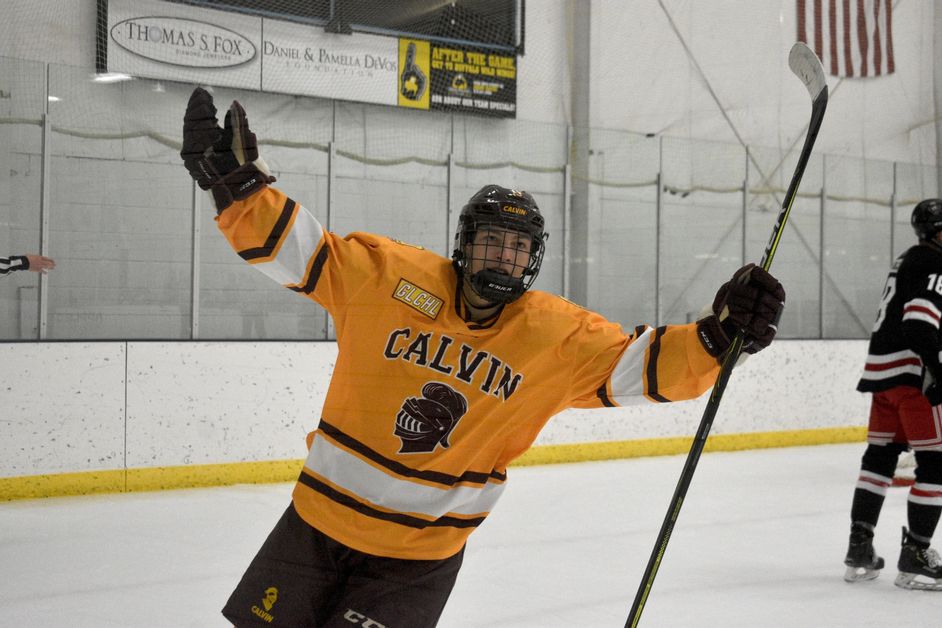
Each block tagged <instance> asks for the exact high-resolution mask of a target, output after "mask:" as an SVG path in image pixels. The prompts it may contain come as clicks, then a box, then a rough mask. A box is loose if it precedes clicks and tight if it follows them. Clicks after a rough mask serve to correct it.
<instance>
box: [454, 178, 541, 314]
mask: <svg viewBox="0 0 942 628" xmlns="http://www.w3.org/2000/svg"><path fill="white" fill-rule="evenodd" d="M543 226H544V221H543V216H542V215H541V214H540V208H539V207H537V205H536V201H535V200H534V199H533V196H532V195H531V194H530V193H529V192H523V191H518V190H511V189H508V188H504V187H501V186H499V185H493V184H492V185H485V186H484V187H483V188H481V189H480V190H478V191H477V192H476V193H475V194H474V196H472V197H471V198H470V199H469V200H468V203H467V205H465V206H464V207H463V208H462V209H461V215H460V216H459V218H458V231H457V232H456V233H455V249H454V251H453V252H452V259H453V260H454V263H455V267H456V268H457V270H458V274H459V277H464V276H467V278H468V283H469V284H470V286H471V289H472V290H474V292H476V293H477V294H478V295H479V296H480V297H481V298H483V299H486V300H487V301H490V302H491V303H510V302H511V301H514V300H516V299H518V298H520V296H521V295H522V294H523V293H524V292H526V290H527V288H529V287H530V286H531V285H533V281H534V280H535V279H536V276H537V273H539V272H540V264H542V262H543V251H544V250H545V247H546V238H547V237H549V234H548V233H546V232H544V231H543ZM482 227H495V228H497V229H504V230H508V231H518V232H520V233H524V234H526V235H528V236H529V237H530V241H531V245H530V258H529V261H528V263H527V266H526V268H525V269H524V270H523V274H522V276H521V277H519V278H517V277H511V276H509V275H505V274H504V273H501V272H498V271H494V270H487V269H485V270H480V271H478V272H476V273H473V274H469V273H470V263H471V259H469V257H468V255H467V251H468V246H469V245H470V244H471V243H472V242H474V235H475V233H477V231H478V230H479V229H480V228H482Z"/></svg>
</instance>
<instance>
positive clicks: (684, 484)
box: [625, 89, 827, 628]
mask: <svg viewBox="0 0 942 628" xmlns="http://www.w3.org/2000/svg"><path fill="white" fill-rule="evenodd" d="M826 107H827V90H826V89H825V90H824V91H822V92H821V94H819V95H818V97H816V98H815V100H814V102H813V103H812V107H811V123H810V124H809V125H808V134H807V136H806V137H805V143H804V146H802V149H801V154H800V155H799V157H798V164H797V165H796V166H795V174H793V175H792V180H791V182H790V183H789V185H788V191H787V192H786V193H785V199H784V200H783V202H782V210H781V212H779V215H778V219H777V220H776V221H775V226H774V227H773V228H772V236H771V238H769V244H768V245H767V246H766V248H765V253H764V254H763V255H762V262H761V263H760V264H759V265H760V266H761V267H762V268H763V269H765V270H768V269H769V268H770V267H771V265H772V258H773V257H775V252H776V251H777V250H778V244H779V241H780V240H781V237H782V232H783V231H784V229H785V223H786V222H787V221H788V215H789V213H790V212H791V209H792V203H793V202H794V201H795V196H796V195H797V193H798V184H799V183H801V177H802V175H803V174H804V172H805V168H806V167H807V165H808V159H809V158H810V156H811V147H812V146H814V141H815V139H817V137H818V130H819V129H820V128H821V121H822V120H823V118H824V110H825V108H826ZM742 345H743V333H742V331H740V332H739V333H737V334H736V336H735V337H734V338H733V342H732V344H731V345H730V348H729V351H728V352H727V353H726V358H725V359H724V360H723V364H722V366H721V367H720V373H719V375H717V377H716V383H715V384H714V385H713V392H712V394H711V395H710V399H709V401H708V402H707V405H706V408H705V409H704V411H703V417H702V418H701V419H700V426H699V427H698V428H697V433H696V435H695V436H694V439H693V444H692V445H691V446H690V452H689V453H688V454H687V461H686V462H685V463H684V468H683V471H681V473H680V478H679V479H678V480H677V486H676V488H675V489H674V495H673V497H672V498H671V502H670V506H669V507H668V509H667V514H666V515H665V516H664V521H663V523H661V529H660V531H659V532H658V535H657V540H656V541H655V543H654V548H653V549H652V551H651V556H650V558H649V559H648V565H647V567H646V568H645V570H644V576H642V578H641V584H640V585H639V587H638V591H637V593H636V594H635V599H634V602H633V603H632V605H631V611H630V612H629V614H628V621H626V622H625V628H635V627H636V626H637V625H638V622H639V621H640V620H641V613H642V611H643V610H644V604H645V602H646V601H647V599H648V595H649V594H650V593H651V587H653V586H654V578H655V577H656V576H657V571H658V568H659V567H660V565H661V560H662V559H663V557H664V553H665V552H666V551H667V544H668V542H669V541H670V538H671V534H672V533H673V531H674V525H675V524H676V523H677V517H678V516H679V515H680V509H681V507H682V506H683V504H684V498H685V497H686V496H687V489H688V488H689V487H690V482H691V480H693V474H694V471H696V469H697V463H698V462H699V461H700V454H702V453H703V448H704V446H705V445H706V440H707V437H708V436H709V435H710V428H711V427H712V426H713V419H714V418H715V417H716V412H717V410H719V407H720V401H721V400H722V398H723V391H725V390H726V384H727V383H728V382H729V378H730V376H731V375H732V374H733V368H734V367H735V366H736V361H737V360H738V359H739V354H740V353H741V352H742Z"/></svg>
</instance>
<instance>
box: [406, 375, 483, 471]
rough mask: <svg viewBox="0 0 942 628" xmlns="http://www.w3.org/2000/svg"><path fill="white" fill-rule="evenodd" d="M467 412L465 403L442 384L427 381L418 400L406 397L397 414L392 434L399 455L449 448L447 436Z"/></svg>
mask: <svg viewBox="0 0 942 628" xmlns="http://www.w3.org/2000/svg"><path fill="white" fill-rule="evenodd" d="M467 411H468V400H467V399H465V398H464V396H463V395H462V394H461V393H459V392H457V391H456V390H454V389H453V388H451V387H450V386H446V385H445V384H442V383H439V382H428V383H427V384H425V385H424V386H422V396H421V397H409V398H408V399H406V400H405V401H404V402H402V408H401V409H400V410H399V412H398V414H396V427H395V430H394V433H395V435H396V436H398V437H399V440H400V441H401V442H402V446H401V447H400V448H399V453H401V454H418V453H431V452H433V451H435V448H436V447H437V446H438V445H441V446H442V447H444V448H446V449H447V448H448V447H450V446H451V443H449V442H448V437H449V436H450V435H451V432H452V430H454V429H455V426H456V425H458V421H460V420H461V417H463V416H464V415H465V413H466V412H467Z"/></svg>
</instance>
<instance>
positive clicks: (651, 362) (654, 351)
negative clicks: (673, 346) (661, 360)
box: [646, 326, 670, 403]
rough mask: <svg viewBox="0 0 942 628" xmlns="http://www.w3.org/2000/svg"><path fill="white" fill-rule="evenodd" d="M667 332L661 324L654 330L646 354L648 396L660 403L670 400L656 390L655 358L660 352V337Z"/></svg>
mask: <svg viewBox="0 0 942 628" xmlns="http://www.w3.org/2000/svg"><path fill="white" fill-rule="evenodd" d="M665 333H667V327H666V326H661V327H658V328H657V329H656V330H655V331H654V340H652V341H651V347H650V349H649V354H648V368H647V372H646V374H647V380H648V391H647V392H648V396H649V397H651V399H653V400H655V401H660V402H662V403H664V402H667V401H670V399H668V398H666V397H663V396H661V395H660V394H658V392H657V358H658V355H660V353H661V337H662V336H663V335H664V334H665Z"/></svg>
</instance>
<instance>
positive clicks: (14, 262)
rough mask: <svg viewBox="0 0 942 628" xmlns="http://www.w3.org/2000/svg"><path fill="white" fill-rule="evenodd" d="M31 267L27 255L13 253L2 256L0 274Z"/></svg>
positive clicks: (0, 258)
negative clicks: (9, 255) (7, 256)
mask: <svg viewBox="0 0 942 628" xmlns="http://www.w3.org/2000/svg"><path fill="white" fill-rule="evenodd" d="M27 268H29V260H27V259H26V256H25V255H13V256H12V257H9V258H6V257H0V275H7V274H9V273H12V272H13V271H14V270H26V269H27Z"/></svg>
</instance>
